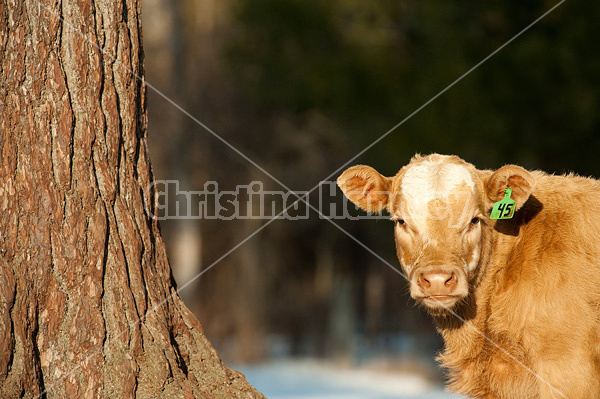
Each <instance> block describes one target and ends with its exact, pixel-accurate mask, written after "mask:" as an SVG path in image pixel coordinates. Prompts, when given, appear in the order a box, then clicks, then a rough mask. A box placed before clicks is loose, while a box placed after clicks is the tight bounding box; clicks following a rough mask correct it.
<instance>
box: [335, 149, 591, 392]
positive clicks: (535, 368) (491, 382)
mask: <svg viewBox="0 0 600 399" xmlns="http://www.w3.org/2000/svg"><path fill="white" fill-rule="evenodd" d="M431 161H433V162H450V163H457V164H461V165H464V167H465V168H467V169H468V170H469V171H470V172H471V173H472V175H473V178H474V181H475V188H474V189H473V190H472V192H471V193H470V194H468V193H467V194H465V193H464V192H460V190H459V192H456V193H454V192H453V193H452V195H450V196H448V197H447V198H446V199H445V200H444V201H446V203H445V204H441V205H443V206H447V207H449V208H450V209H451V212H446V214H443V215H442V216H441V217H439V215H440V213H439V210H438V208H440V203H430V204H429V205H428V206H429V210H430V214H431V215H434V216H435V215H438V217H432V218H431V219H432V220H426V221H411V223H413V225H412V226H408V221H407V223H406V224H404V225H402V226H397V227H396V228H395V230H396V239H397V247H398V257H399V260H400V262H401V264H402V267H403V268H404V271H405V272H406V273H407V276H409V278H410V280H411V294H413V296H415V297H416V298H417V299H418V300H419V298H418V293H419V291H418V287H416V288H414V287H415V285H416V284H415V283H414V281H415V280H414V275H415V274H418V273H419V270H422V269H425V268H427V267H430V265H435V266H436V267H438V265H442V266H443V267H445V268H448V270H453V271H456V273H458V276H459V279H464V282H465V287H467V290H468V295H466V296H464V297H463V298H462V299H461V300H460V301H457V302H456V303H454V304H451V309H450V310H446V309H444V308H441V307H439V306H437V305H435V304H433V305H432V304H430V305H428V306H427V309H428V310H429V311H430V312H431V314H432V315H433V317H434V319H435V321H436V325H437V328H438V331H439V332H440V334H441V335H442V336H443V338H444V341H445V349H444V351H443V353H442V354H441V355H440V356H439V358H438V359H439V361H440V362H441V363H442V365H443V366H444V367H445V368H447V370H448V376H449V380H450V385H449V388H450V389H452V390H454V391H456V392H459V393H463V394H466V395H469V396H470V397H475V398H540V399H547V398H563V397H566V398H570V399H579V398H581V399H587V398H600V182H599V181H597V180H593V179H587V178H581V177H577V176H573V175H569V176H554V175H547V174H545V173H543V172H537V171H535V172H528V171H526V170H524V169H522V168H520V167H517V166H512V165H511V166H505V167H503V168H500V169H498V170H497V171H496V172H491V171H479V170H477V169H475V168H474V167H473V166H472V165H470V164H468V163H466V162H464V161H462V160H461V159H459V158H457V157H445V156H441V155H437V154H434V155H431V156H429V157H420V156H417V157H415V158H414V159H413V160H412V161H411V163H410V164H408V165H407V166H405V167H404V168H402V169H401V170H400V172H398V174H397V175H396V176H394V177H392V178H385V177H383V176H381V175H379V176H377V175H373V171H374V170H373V169H372V168H369V170H368V171H369V174H368V175H369V176H370V177H371V178H374V179H375V182H379V183H373V182H369V181H368V179H367V180H365V181H363V182H362V183H361V182H358V183H359V184H358V185H357V184H356V183H357V182H356V180H354V183H355V184H353V188H354V189H355V190H356V189H357V188H360V187H361V184H363V185H365V184H366V185H367V186H369V187H371V188H372V187H376V186H377V184H379V186H380V187H385V188H387V189H388V190H389V193H387V194H382V193H377V196H378V197H373V198H383V199H382V201H385V202H384V203H383V204H381V205H380V206H382V207H387V209H388V210H389V211H390V213H391V214H392V217H393V218H394V217H396V218H399V217H404V214H403V212H404V213H406V212H407V211H406V210H402V205H403V201H405V198H403V193H402V192H401V191H400V187H401V184H402V178H403V176H404V174H405V173H406V171H407V170H408V168H411V167H413V166H414V165H418V164H419V163H421V162H431ZM361 168H364V167H355V168H354V169H352V168H351V169H350V170H349V171H350V173H347V172H348V171H347V172H344V174H342V176H340V179H338V183H340V187H342V189H343V188H344V186H343V184H344V182H346V181H347V180H349V179H351V178H352V176H355V175H356V173H357V172H360V170H361ZM375 173H376V172H375ZM365 177H366V174H363V175H362V178H365ZM381 182H385V184H382V183H381ZM506 186H510V187H511V188H512V189H513V193H514V195H513V198H514V199H515V200H516V201H517V207H518V208H519V210H518V211H517V212H516V214H515V216H514V218H513V219H511V220H500V221H494V220H490V219H489V214H490V210H491V206H492V205H493V202H494V201H496V200H498V199H500V198H502V195H503V190H504V188H505V187H506ZM367 191H368V190H367ZM371 191H372V190H371ZM371 191H369V193H370V194H371V195H374V194H373V193H372V192H371ZM386 191H387V190H386ZM387 196H389V197H387ZM351 200H352V198H351ZM436 201H438V200H436ZM358 205H359V206H360V204H358ZM443 206H441V208H443ZM370 207H371V208H372V209H377V208H378V207H379V205H377V204H370ZM465 209H466V211H465ZM436 212H437V213H436ZM461 212H462V213H463V214H466V216H464V215H463V216H462V219H465V220H466V219H468V218H470V217H472V215H479V217H480V218H481V222H480V226H479V227H465V228H463V227H456V228H455V227H449V226H452V225H453V223H454V225H456V226H462V224H461V223H463V224H464V220H463V221H461V216H460V214H461ZM450 214H451V215H450ZM394 215H395V216H394ZM407 226H408V227H407ZM467 226H468V225H467ZM470 228H480V229H481V230H480V231H479V230H478V231H474V232H471V231H470V230H469V229H470ZM402 229H404V230H402ZM406 229H412V230H415V231H416V230H419V229H420V230H423V231H428V233H427V234H424V233H423V232H412V231H410V232H409V231H408V230H406ZM474 238H476V239H477V242H476V243H473V242H469V240H471V241H472V240H473V239H474ZM476 245H480V249H479V251H480V252H479V262H478V263H477V266H476V268H475V269H474V270H473V271H471V272H469V271H466V270H465V266H464V264H466V262H468V259H469V257H470V256H473V255H472V254H473V253H475V252H474V248H476ZM405 265H411V268H407V267H405ZM413 288H414V289H413Z"/></svg>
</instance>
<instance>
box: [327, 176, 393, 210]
mask: <svg viewBox="0 0 600 399" xmlns="http://www.w3.org/2000/svg"><path fill="white" fill-rule="evenodd" d="M391 182H392V181H391V179H390V178H387V177H385V176H382V175H381V174H380V173H379V172H377V171H376V170H375V169H373V168H372V167H370V166H365V165H356V166H353V167H351V168H349V169H347V170H346V171H345V172H344V173H342V174H341V176H340V177H338V179H337V184H338V186H339V187H340V188H341V189H342V191H343V192H344V195H345V196H346V197H348V199H349V200H350V201H352V202H353V203H354V204H355V205H357V206H358V207H360V208H362V209H364V210H365V211H367V212H374V213H376V212H380V211H381V210H382V209H385V208H386V207H387V204H388V201H389V195H390V189H391V186H392V184H391Z"/></svg>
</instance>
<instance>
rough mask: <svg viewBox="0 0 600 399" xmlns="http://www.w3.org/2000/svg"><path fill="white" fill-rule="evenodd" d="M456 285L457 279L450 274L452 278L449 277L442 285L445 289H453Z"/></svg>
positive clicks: (454, 275)
mask: <svg viewBox="0 0 600 399" xmlns="http://www.w3.org/2000/svg"><path fill="white" fill-rule="evenodd" d="M456 283H458V278H457V277H456V274H454V273H452V276H450V278H449V279H448V280H446V281H445V283H444V284H445V285H446V286H447V287H453V286H455V285H456Z"/></svg>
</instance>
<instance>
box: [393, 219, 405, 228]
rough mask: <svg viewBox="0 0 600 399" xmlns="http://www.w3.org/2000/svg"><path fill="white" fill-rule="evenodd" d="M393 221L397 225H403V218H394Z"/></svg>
mask: <svg viewBox="0 0 600 399" xmlns="http://www.w3.org/2000/svg"><path fill="white" fill-rule="evenodd" d="M394 221H395V222H396V224H397V225H399V226H404V224H405V222H404V219H395V220H394Z"/></svg>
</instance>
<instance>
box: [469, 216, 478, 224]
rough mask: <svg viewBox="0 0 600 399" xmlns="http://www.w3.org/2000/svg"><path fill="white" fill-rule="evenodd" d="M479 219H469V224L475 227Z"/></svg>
mask: <svg viewBox="0 0 600 399" xmlns="http://www.w3.org/2000/svg"><path fill="white" fill-rule="evenodd" d="M479 221H480V219H479V218H478V217H474V218H473V219H471V224H472V225H476V224H477V223H479Z"/></svg>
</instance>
